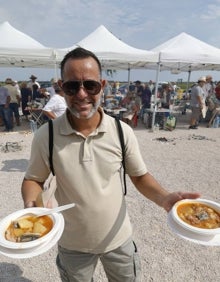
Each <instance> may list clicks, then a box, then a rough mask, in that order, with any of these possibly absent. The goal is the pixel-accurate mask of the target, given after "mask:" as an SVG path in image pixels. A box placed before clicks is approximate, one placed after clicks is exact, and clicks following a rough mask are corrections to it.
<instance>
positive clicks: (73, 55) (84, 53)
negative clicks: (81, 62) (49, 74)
mask: <svg viewBox="0 0 220 282" xmlns="http://www.w3.org/2000/svg"><path fill="white" fill-rule="evenodd" d="M89 57H92V58H93V59H94V60H95V61H96V62H97V65H98V67H99V71H100V75H101V74H102V66H101V63H100V61H99V59H98V57H97V56H96V55H95V54H94V53H93V52H91V51H89V50H86V49H84V48H82V47H77V48H75V49H73V50H71V51H70V52H68V53H67V54H66V55H65V56H64V58H63V60H62V61H61V63H60V71H61V78H62V79H63V72H64V65H65V63H66V61H67V60H68V59H73V60H74V59H85V58H89Z"/></svg>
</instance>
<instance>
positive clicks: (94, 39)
mask: <svg viewBox="0 0 220 282" xmlns="http://www.w3.org/2000/svg"><path fill="white" fill-rule="evenodd" d="M77 46H80V47H82V48H85V49H87V50H90V51H92V52H94V53H95V54H96V55H97V57H98V58H99V59H100V61H101V63H102V65H103V67H104V68H115V69H128V67H130V68H143V67H144V66H145V65H146V64H147V63H148V62H157V61H158V55H157V54H156V53H154V52H152V51H147V50H142V49H138V48H134V47H132V46H130V45H128V44H126V43H124V42H123V41H122V40H120V39H118V38H117V37H116V36H114V35H113V34H112V33H111V32H110V31H108V29H107V28H106V27H104V26H103V25H100V26H99V27H98V28H97V29H96V30H94V31H93V32H92V33H90V34H89V35H88V36H86V37H85V38H84V39H82V40H81V41H79V42H78V43H76V44H75V45H74V46H72V47H69V48H65V49H62V50H65V51H66V52H67V51H68V50H72V49H74V48H76V47H77Z"/></svg>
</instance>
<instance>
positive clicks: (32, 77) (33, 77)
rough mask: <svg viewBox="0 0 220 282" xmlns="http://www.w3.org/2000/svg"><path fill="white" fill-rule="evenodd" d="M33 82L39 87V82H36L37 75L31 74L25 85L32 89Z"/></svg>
mask: <svg viewBox="0 0 220 282" xmlns="http://www.w3.org/2000/svg"><path fill="white" fill-rule="evenodd" d="M34 84H37V86H38V88H39V89H40V83H39V82H37V77H36V76H35V75H33V74H32V75H31V76H30V81H29V82H28V84H27V87H28V88H30V89H31V90H32V86H33V85H34Z"/></svg>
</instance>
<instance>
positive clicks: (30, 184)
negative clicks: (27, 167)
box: [21, 178, 43, 208]
mask: <svg viewBox="0 0 220 282" xmlns="http://www.w3.org/2000/svg"><path fill="white" fill-rule="evenodd" d="M42 190H43V183H40V182H37V181H34V180H28V179H25V178H24V180H23V182H22V186H21V194H22V198H23V201H24V207H25V208H31V207H36V206H37V203H36V201H37V198H38V196H39V195H40V193H41V191H42Z"/></svg>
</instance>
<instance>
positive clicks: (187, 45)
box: [148, 32, 220, 127]
mask: <svg viewBox="0 0 220 282" xmlns="http://www.w3.org/2000/svg"><path fill="white" fill-rule="evenodd" d="M151 51H153V52H157V54H158V57H159V61H158V66H157V67H156V66H155V64H150V65H148V68H152V69H157V76H156V77H157V79H156V90H155V91H156V93H157V89H158V80H159V72H160V71H161V70H170V71H171V73H173V74H175V73H176V74H178V73H180V72H184V71H187V72H188V85H189V80H190V74H191V71H195V70H219V69H220V49H218V48H216V47H214V46H212V45H209V44H207V43H205V42H203V41H201V40H199V39H197V38H195V37H193V36H191V35H189V34H187V33H185V32H182V33H180V34H179V35H178V36H176V37H173V38H171V39H170V40H168V41H166V42H164V43H163V44H161V45H159V46H157V47H155V48H153V49H151ZM188 85H187V89H188ZM156 99H157V97H156V96H155V100H156ZM155 102H156V101H155ZM154 119H155V111H154V115H153V119H152V127H153V125H154Z"/></svg>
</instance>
